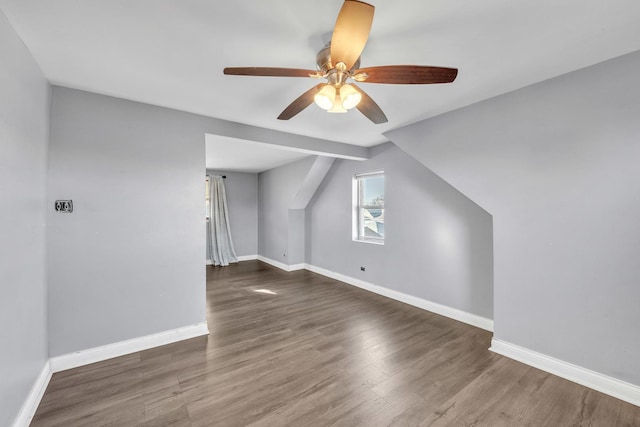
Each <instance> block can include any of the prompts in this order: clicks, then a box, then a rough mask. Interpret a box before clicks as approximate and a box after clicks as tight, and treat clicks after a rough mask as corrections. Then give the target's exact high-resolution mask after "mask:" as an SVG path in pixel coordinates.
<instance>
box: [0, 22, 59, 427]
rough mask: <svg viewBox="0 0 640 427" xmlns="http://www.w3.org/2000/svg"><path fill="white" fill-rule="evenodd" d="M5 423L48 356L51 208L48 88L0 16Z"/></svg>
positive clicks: (0, 403)
mask: <svg viewBox="0 0 640 427" xmlns="http://www.w3.org/2000/svg"><path fill="white" fill-rule="evenodd" d="M0 57H2V66H0V195H1V197H0V236H1V237H0V240H1V241H2V244H1V245H0V325H2V327H1V331H2V332H0V347H1V348H2V350H0V425H2V426H8V425H11V424H12V423H13V421H14V420H15V419H16V417H17V416H18V414H19V411H20V408H21V407H22V405H23V403H24V402H25V400H26V398H27V396H28V394H29V391H30V389H31V387H32V386H33V385H34V383H35V381H36V379H37V377H38V375H39V374H40V372H42V370H43V368H44V366H45V363H46V362H47V359H48V350H47V323H46V322H47V290H46V262H45V209H46V207H47V206H49V205H46V174H47V149H48V142H49V104H50V92H51V89H50V87H49V83H48V82H47V81H46V80H45V78H44V76H43V75H42V72H41V71H40V69H39V67H38V65H37V64H36V63H35V61H34V60H33V58H32V57H31V54H30V53H29V51H28V50H27V48H26V47H25V46H24V45H23V44H22V41H21V40H20V38H19V37H18V35H17V34H16V32H15V31H14V29H13V27H12V26H11V24H10V23H9V22H8V20H7V19H6V17H5V15H4V14H3V13H2V12H1V11H0Z"/></svg>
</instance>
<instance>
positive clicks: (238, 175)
mask: <svg viewBox="0 0 640 427" xmlns="http://www.w3.org/2000/svg"><path fill="white" fill-rule="evenodd" d="M207 174H210V175H224V176H226V177H227V179H225V180H224V189H225V192H226V194H227V205H228V206H227V209H228V211H229V223H230V225H231V238H232V239H233V246H234V247H235V249H236V255H238V256H250V255H257V254H258V174H257V173H242V172H226V171H214V170H207ZM208 248H209V246H208V245H207V259H211V256H210V254H209V252H208Z"/></svg>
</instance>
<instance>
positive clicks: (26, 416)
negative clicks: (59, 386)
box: [13, 360, 53, 427]
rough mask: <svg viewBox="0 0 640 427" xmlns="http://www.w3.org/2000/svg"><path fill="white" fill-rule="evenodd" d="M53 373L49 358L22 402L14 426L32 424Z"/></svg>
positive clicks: (25, 426) (24, 426)
mask: <svg viewBox="0 0 640 427" xmlns="http://www.w3.org/2000/svg"><path fill="white" fill-rule="evenodd" d="M52 374H53V372H52V370H51V364H50V363H49V361H48V360H47V362H46V363H45V364H44V367H43V368H42V371H40V375H38V378H36V381H35V382H34V383H33V386H32V387H31V390H30V391H29V394H28V395H27V398H26V399H25V401H24V403H23V404H22V408H20V412H19V413H18V416H17V417H16V419H15V421H14V422H13V427H27V426H28V425H29V424H31V420H32V419H33V416H34V415H35V414H36V410H37V409H38V405H40V401H41V400H42V396H44V392H45V391H46V390H47V386H48V385H49V381H50V380H51V375H52Z"/></svg>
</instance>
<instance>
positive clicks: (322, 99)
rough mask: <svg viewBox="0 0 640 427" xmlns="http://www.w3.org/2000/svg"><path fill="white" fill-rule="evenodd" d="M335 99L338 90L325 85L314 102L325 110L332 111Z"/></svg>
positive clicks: (316, 95)
mask: <svg viewBox="0 0 640 427" xmlns="http://www.w3.org/2000/svg"><path fill="white" fill-rule="evenodd" d="M335 98H336V88H335V87H333V86H331V85H325V86H324V87H323V88H322V89H320V91H319V92H318V93H316V94H315V96H314V97H313V101H314V102H315V103H316V105H317V106H318V107H320V108H322V109H323V110H330V109H331V108H332V107H333V105H334V101H335Z"/></svg>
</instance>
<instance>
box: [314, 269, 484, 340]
mask: <svg viewBox="0 0 640 427" xmlns="http://www.w3.org/2000/svg"><path fill="white" fill-rule="evenodd" d="M305 268H306V269H307V270H309V271H312V272H314V273H318V274H321V275H323V276H326V277H330V278H332V279H335V280H339V281H341V282H344V283H347V284H349V285H353V286H356V287H358V288H361V289H364V290H366V291H369V292H373V293H376V294H378V295H382V296H385V297H387V298H391V299H394V300H396V301H400V302H403V303H405V304H409V305H412V306H414V307H418V308H421V309H423V310H427V311H430V312H432V313H436V314H440V315H441V316H445V317H449V318H451V319H454V320H458V321H460V322H463V323H467V324H469V325H472V326H475V327H477V328H480V329H484V330H487V331H490V332H493V320H491V319H487V318H486V317H482V316H478V315H476V314H472V313H468V312H466V311H462V310H458V309H456V308H452V307H448V306H446V305H442V304H438V303H435V302H432V301H429V300H425V299H422V298H418V297H415V296H412V295H407V294H405V293H402V292H398V291H395V290H393V289H388V288H385V287H383V286H378V285H374V284H372V283H369V282H365V281H364V280H360V279H355V278H353V277H349V276H345V275H343V274H340V273H336V272H334V271H330V270H326V269H324V268H321V267H316V266H314V265H310V264H306V265H305Z"/></svg>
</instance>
